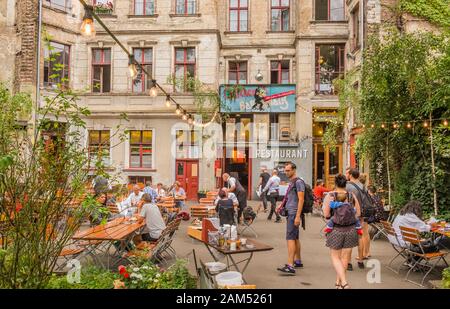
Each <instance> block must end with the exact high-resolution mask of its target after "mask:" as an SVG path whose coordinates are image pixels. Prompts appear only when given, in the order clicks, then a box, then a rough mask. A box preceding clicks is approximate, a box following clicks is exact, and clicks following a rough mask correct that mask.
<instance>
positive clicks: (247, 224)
mask: <svg viewBox="0 0 450 309" xmlns="http://www.w3.org/2000/svg"><path fill="white" fill-rule="evenodd" d="M255 220H256V217H255V218H254V219H252V220H246V219H245V218H244V219H243V220H242V225H243V228H242V229H241V231H240V232H239V234H240V235H244V233H245V231H247V230H249V231H250V232H252V233H253V235H255V238H258V234H257V233H256V231H255V229H254V228H253V227H252V224H253V222H255Z"/></svg>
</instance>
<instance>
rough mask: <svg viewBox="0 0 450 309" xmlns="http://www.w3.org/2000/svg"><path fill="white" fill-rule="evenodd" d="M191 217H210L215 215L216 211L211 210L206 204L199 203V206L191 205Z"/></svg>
mask: <svg viewBox="0 0 450 309" xmlns="http://www.w3.org/2000/svg"><path fill="white" fill-rule="evenodd" d="M190 210H191V217H193V218H199V219H203V218H208V217H210V216H213V215H214V213H215V211H214V210H213V211H210V210H209V209H208V208H207V207H206V206H203V205H198V206H191V208H190Z"/></svg>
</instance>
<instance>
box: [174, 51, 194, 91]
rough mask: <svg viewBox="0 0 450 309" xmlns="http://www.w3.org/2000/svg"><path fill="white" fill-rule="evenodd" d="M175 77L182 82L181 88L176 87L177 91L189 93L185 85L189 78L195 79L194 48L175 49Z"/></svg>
mask: <svg viewBox="0 0 450 309" xmlns="http://www.w3.org/2000/svg"><path fill="white" fill-rule="evenodd" d="M175 77H176V79H177V81H179V80H184V81H185V83H184V85H183V86H179V85H177V86H176V88H177V89H176V90H177V91H189V90H190V89H188V84H187V83H186V81H187V79H188V78H189V77H191V78H193V77H195V48H193V47H188V48H175Z"/></svg>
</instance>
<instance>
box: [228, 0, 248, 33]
mask: <svg viewBox="0 0 450 309" xmlns="http://www.w3.org/2000/svg"><path fill="white" fill-rule="evenodd" d="M229 11H230V13H229V24H230V31H234V32H240V31H248V0H230V7H229Z"/></svg>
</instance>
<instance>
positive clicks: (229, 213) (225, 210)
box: [216, 189, 234, 225]
mask: <svg viewBox="0 0 450 309" xmlns="http://www.w3.org/2000/svg"><path fill="white" fill-rule="evenodd" d="M219 198H220V199H219V200H218V201H217V206H216V212H217V213H218V215H219V220H220V225H224V224H229V225H233V224H234V206H233V200H232V199H230V198H228V194H227V192H226V191H225V190H223V189H222V190H220V191H219Z"/></svg>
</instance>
